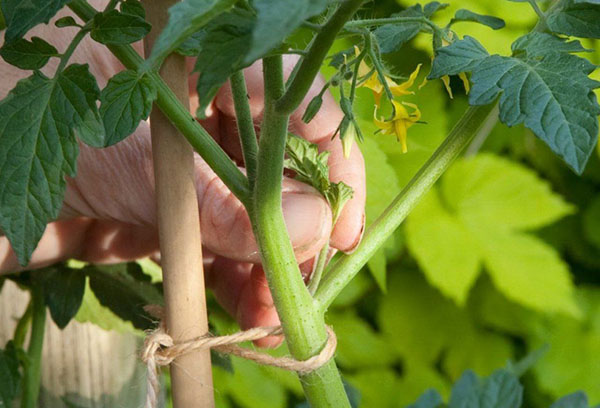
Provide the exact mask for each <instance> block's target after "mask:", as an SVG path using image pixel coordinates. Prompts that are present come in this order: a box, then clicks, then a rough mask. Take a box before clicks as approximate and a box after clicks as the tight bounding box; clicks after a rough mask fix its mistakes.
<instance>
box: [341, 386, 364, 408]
mask: <svg viewBox="0 0 600 408" xmlns="http://www.w3.org/2000/svg"><path fill="white" fill-rule="evenodd" d="M342 381H343V383H344V391H346V395H347V396H348V401H349V402H350V407H351V408H358V407H359V406H360V400H361V397H362V396H361V395H360V391H359V390H358V389H357V388H355V387H353V386H352V384H350V383H349V382H348V381H345V380H343V379H342Z"/></svg>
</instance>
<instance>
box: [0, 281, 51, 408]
mask: <svg viewBox="0 0 600 408" xmlns="http://www.w3.org/2000/svg"><path fill="white" fill-rule="evenodd" d="M31 310H32V315H31V337H30V338H29V347H28V348H27V357H28V360H29V363H28V364H27V365H26V366H25V372H24V377H23V397H22V399H21V408H35V407H37V402H38V396H39V395H40V385H41V380H42V372H41V369H42V348H43V345H44V331H45V328H46V303H45V301H44V289H43V287H42V286H41V285H33V287H32V288H31ZM0 386H1V385H0Z"/></svg>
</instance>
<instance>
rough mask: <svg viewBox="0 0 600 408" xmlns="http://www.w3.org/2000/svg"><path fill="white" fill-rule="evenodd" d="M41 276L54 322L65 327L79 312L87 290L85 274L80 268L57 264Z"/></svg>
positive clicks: (46, 300) (62, 327) (60, 326)
mask: <svg viewBox="0 0 600 408" xmlns="http://www.w3.org/2000/svg"><path fill="white" fill-rule="evenodd" d="M41 273H43V276H41V277H40V279H41V282H40V283H39V284H42V285H44V298H45V302H46V305H47V306H48V309H49V310H50V315H51V316H52V320H54V323H56V325H57V326H58V327H59V328H61V329H64V328H65V327H66V326H67V324H69V322H70V321H71V319H72V318H73V317H74V316H75V315H76V314H77V312H78V310H79V307H80V306H81V302H82V300H83V293H84V290H85V279H86V277H85V274H84V273H83V272H82V271H81V270H78V269H73V268H68V267H66V266H64V265H56V266H53V267H50V268H47V269H46V270H44V271H43V272H41Z"/></svg>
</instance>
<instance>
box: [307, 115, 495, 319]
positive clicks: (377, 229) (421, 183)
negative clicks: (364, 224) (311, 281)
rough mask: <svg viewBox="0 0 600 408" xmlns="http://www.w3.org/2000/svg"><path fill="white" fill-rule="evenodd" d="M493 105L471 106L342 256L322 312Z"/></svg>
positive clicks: (324, 290)
mask: <svg viewBox="0 0 600 408" xmlns="http://www.w3.org/2000/svg"><path fill="white" fill-rule="evenodd" d="M494 106H495V105H494V104H490V105H486V106H472V107H470V108H469V109H468V110H467V111H466V113H465V114H464V115H463V116H462V118H461V119H460V120H459V122H458V123H457V124H456V125H455V126H454V129H452V131H451V132H450V135H448V137H447V138H446V140H445V141H444V142H443V143H442V145H441V146H440V147H439V148H438V149H437V150H436V151H435V153H434V154H433V155H432V156H431V158H430V159H429V160H428V161H427V162H426V163H425V164H424V165H423V167H421V169H420V170H419V171H418V172H417V174H416V175H415V176H414V177H413V178H412V180H411V181H410V182H409V183H408V185H407V186H406V187H405V188H404V189H403V190H402V191H401V192H400V194H398V196H397V197H396V198H395V199H394V201H393V202H392V203H391V204H390V206H389V207H388V208H387V209H386V210H385V211H384V212H383V214H381V215H380V216H379V218H377V220H376V221H375V222H374V223H373V224H372V225H371V226H370V227H369V228H368V229H367V231H366V232H365V236H364V238H363V240H362V242H361V244H360V245H359V246H358V248H357V249H356V250H355V251H354V252H353V253H352V254H350V255H343V256H342V257H341V258H340V259H339V260H338V261H337V262H336V263H335V265H333V266H332V267H331V269H330V270H329V271H328V272H327V274H326V275H325V277H324V279H323V280H322V282H321V285H320V286H319V289H318V290H317V293H316V294H315V300H316V301H317V302H318V303H319V306H320V308H321V311H325V310H327V308H328V307H329V305H330V304H331V302H333V300H334V299H335V298H336V296H337V295H338V294H339V293H340V292H341V291H342V289H343V288H344V287H345V286H346V285H347V284H348V283H349V282H350V280H352V278H353V277H354V276H355V275H356V274H357V273H358V271H359V270H360V269H361V268H362V267H363V266H364V265H365V264H366V263H367V261H368V260H369V259H370V258H371V257H372V256H373V254H374V253H375V252H376V251H377V250H378V249H379V248H380V247H381V246H382V245H383V244H384V243H385V241H386V240H387V239H388V238H389V237H390V236H391V235H392V233H393V232H394V231H395V230H396V228H398V227H399V226H400V224H401V223H402V221H404V219H406V217H407V216H408V214H409V213H410V211H411V210H412V209H413V208H414V207H415V206H416V205H417V204H418V203H419V202H420V201H421V199H422V198H423V196H424V195H425V194H426V193H427V192H428V191H429V190H430V189H431V187H432V186H433V184H434V183H435V182H436V181H437V180H438V178H439V177H440V176H441V175H442V174H443V173H444V172H445V171H446V170H447V169H448V167H450V165H451V164H452V162H453V161H454V159H455V158H456V157H457V156H458V155H459V154H460V153H461V152H462V151H463V149H464V148H465V147H466V146H467V145H468V144H469V143H470V141H471V140H472V139H473V137H475V135H476V134H477V133H478V132H479V129H480V128H481V127H482V126H483V125H484V124H485V122H486V121H487V120H488V119H490V120H496V118H495V116H494V115H493V114H492V115H490V113H493V109H494Z"/></svg>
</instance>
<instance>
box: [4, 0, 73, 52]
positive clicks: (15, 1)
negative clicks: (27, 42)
mask: <svg viewBox="0 0 600 408" xmlns="http://www.w3.org/2000/svg"><path fill="white" fill-rule="evenodd" d="M69 1H70V0H27V1H23V0H2V2H1V3H0V7H1V8H2V14H4V19H5V21H6V33H5V34H4V40H5V41H6V42H11V41H14V40H17V39H19V38H21V37H23V36H24V35H25V34H26V33H27V32H28V31H29V30H30V29H31V28H33V27H35V26H36V25H38V24H41V23H47V22H49V21H50V19H51V18H52V17H54V15H55V14H56V13H57V12H58V11H59V10H60V9H62V8H63V7H64V5H65V4H67V3H68V2H69Z"/></svg>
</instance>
